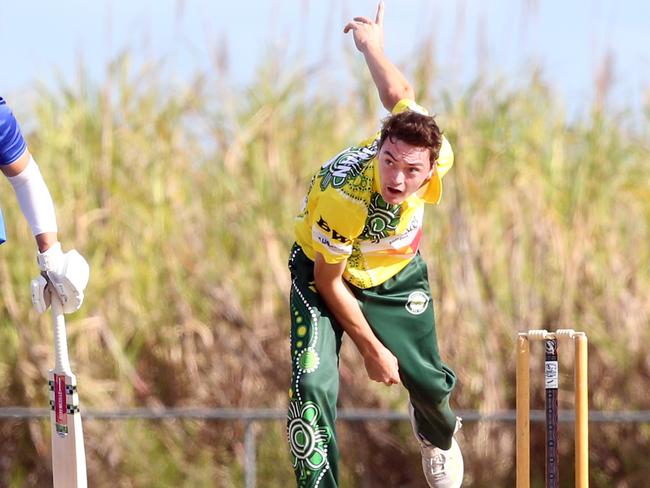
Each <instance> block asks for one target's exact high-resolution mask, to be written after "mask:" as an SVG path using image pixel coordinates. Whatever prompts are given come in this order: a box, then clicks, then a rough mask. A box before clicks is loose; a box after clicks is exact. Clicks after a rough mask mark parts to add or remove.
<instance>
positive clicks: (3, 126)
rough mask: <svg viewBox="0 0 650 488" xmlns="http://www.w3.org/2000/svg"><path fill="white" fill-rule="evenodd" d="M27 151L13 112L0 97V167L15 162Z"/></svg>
mask: <svg viewBox="0 0 650 488" xmlns="http://www.w3.org/2000/svg"><path fill="white" fill-rule="evenodd" d="M26 149H27V144H25V139H23V135H22V133H21V132H20V126H19V125H18V121H16V118H15V117H14V114H13V112H12V111H11V109H10V108H9V106H8V105H7V104H6V102H5V101H4V100H3V99H2V98H1V97H0V166H6V165H9V164H11V163H13V162H14V161H16V160H17V159H18V158H19V157H20V156H22V154H23V153H24V152H25V150H26Z"/></svg>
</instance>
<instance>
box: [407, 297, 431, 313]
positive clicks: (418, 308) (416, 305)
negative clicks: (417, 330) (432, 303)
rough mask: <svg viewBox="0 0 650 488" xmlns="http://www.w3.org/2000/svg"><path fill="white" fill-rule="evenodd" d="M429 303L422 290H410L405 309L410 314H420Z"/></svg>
mask: <svg viewBox="0 0 650 488" xmlns="http://www.w3.org/2000/svg"><path fill="white" fill-rule="evenodd" d="M428 305H429V297H428V296H427V294H426V293H424V292H423V291H414V292H412V293H411V294H410V295H409V297H408V300H406V310H407V311H408V313H410V314H412V315H421V314H422V313H424V311H425V310H426V309H427V306H428Z"/></svg>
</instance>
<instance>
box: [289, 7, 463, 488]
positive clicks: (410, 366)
mask: <svg viewBox="0 0 650 488" xmlns="http://www.w3.org/2000/svg"><path fill="white" fill-rule="evenodd" d="M383 14H384V6H383V3H380V4H379V6H378V9H377V15H376V18H375V20H371V19H368V18H366V17H355V18H354V19H353V20H352V21H350V22H349V23H348V24H347V25H346V26H345V28H344V32H345V33H348V32H351V33H352V36H353V38H354V42H355V45H356V47H357V49H358V50H359V51H360V52H361V53H362V54H363V56H364V58H365V61H366V63H367V65H368V69H369V70H370V74H371V75H372V79H373V81H374V83H375V85H376V87H377V90H378V92H379V98H380V100H381V102H382V104H383V106H384V107H385V108H386V109H387V110H389V111H390V112H391V115H390V116H389V117H388V118H387V119H385V120H384V122H383V126H382V129H381V131H380V132H379V133H377V134H375V135H374V136H373V137H370V138H369V139H367V140H364V141H362V142H361V143H359V144H358V145H356V146H352V147H349V148H347V149H345V150H343V151H342V152H340V153H339V154H337V155H336V156H334V157H333V158H332V159H331V160H330V161H328V162H327V163H325V165H323V166H322V167H321V168H320V169H319V170H318V171H317V172H316V174H315V175H314V176H313V178H312V179H311V183H310V185H309V190H308V192H307V195H306V197H305V200H304V203H303V207H302V209H301V211H300V213H299V215H298V217H297V221H296V226H295V244H294V246H293V248H292V249H291V254H290V259H289V269H290V271H291V280H292V286H291V292H290V299H289V301H290V313H291V366H292V375H291V386H290V389H289V409H288V419H287V436H288V441H289V446H290V450H291V459H292V463H293V469H294V471H295V475H296V481H297V486H299V487H301V488H308V487H309V488H312V487H326V488H333V487H337V486H338V465H337V463H338V456H339V453H338V448H337V441H336V430H335V418H336V400H337V396H338V389H339V371H338V362H339V350H340V347H341V339H342V336H343V334H344V333H346V334H348V336H349V337H350V338H351V339H352V341H353V342H354V344H355V346H356V347H357V349H358V350H359V352H360V353H361V355H362V357H363V360H364V364H365V368H366V372H367V374H368V376H369V378H370V379H371V380H373V381H377V382H381V383H384V384H385V385H387V386H390V385H394V384H399V383H401V384H403V385H404V387H406V389H407V390H408V392H409V397H410V405H409V412H410V416H411V423H412V425H413V430H414V433H415V436H416V439H417V441H418V442H419V445H420V451H421V454H422V466H423V469H424V475H425V478H426V480H427V482H428V484H429V486H431V487H436V488H456V487H459V486H461V484H462V479H463V472H464V468H463V457H462V454H461V451H460V448H459V446H458V444H457V442H456V440H455V439H454V433H455V432H456V431H457V429H458V428H459V427H460V419H457V417H456V416H455V415H454V413H453V412H452V410H451V408H450V406H449V399H450V395H451V392H452V391H453V389H454V386H455V383H456V375H455V374H454V372H453V371H452V369H450V368H449V367H448V366H447V365H446V364H444V363H443V361H442V360H441V358H440V354H439V350H438V343H437V337H436V328H435V318H434V311H433V305H432V301H431V291H430V288H429V282H428V276H427V266H426V264H425V262H424V261H423V259H422V257H421V256H420V254H419V252H418V246H419V243H420V238H421V236H422V224H423V216H424V208H425V205H426V204H437V203H438V202H439V201H440V198H441V194H442V177H443V176H444V175H445V174H446V173H447V172H448V171H449V170H450V168H451V166H452V164H453V153H452V150H451V146H450V144H449V142H448V141H447V139H446V138H445V137H444V136H443V135H442V132H441V130H440V129H439V127H438V125H437V124H436V121H435V120H434V118H433V117H432V116H430V115H429V114H428V112H427V111H426V110H425V109H424V108H423V107H421V106H419V105H418V104H417V103H416V102H415V94H414V92H413V88H412V87H411V85H410V84H409V82H408V81H407V80H406V79H405V78H404V76H403V74H402V73H401V72H400V71H399V70H398V69H397V68H396V67H395V66H394V65H393V64H392V63H391V62H390V61H389V60H388V59H387V58H386V56H385V54H384V50H383Z"/></svg>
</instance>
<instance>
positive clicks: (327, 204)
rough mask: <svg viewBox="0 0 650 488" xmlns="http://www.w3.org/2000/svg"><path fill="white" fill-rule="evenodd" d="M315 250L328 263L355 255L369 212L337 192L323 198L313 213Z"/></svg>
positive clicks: (312, 235) (312, 230)
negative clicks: (358, 238) (355, 245)
mask: <svg viewBox="0 0 650 488" xmlns="http://www.w3.org/2000/svg"><path fill="white" fill-rule="evenodd" d="M311 215H312V226H311V237H312V247H313V249H314V251H316V252H318V253H320V254H321V255H322V256H323V259H325V262H326V263H328V264H336V263H340V262H343V261H345V260H346V259H347V258H348V257H350V255H351V254H352V246H353V243H354V240H355V239H356V238H357V237H358V236H359V234H361V231H362V230H363V224H364V222H365V217H366V216H367V211H364V209H362V207H356V206H353V205H351V204H350V202H349V201H346V200H344V199H342V198H339V197H338V195H336V194H334V193H330V194H326V195H322V196H321V198H319V201H318V204H317V205H316V207H315V208H314V209H313V211H312V212H311Z"/></svg>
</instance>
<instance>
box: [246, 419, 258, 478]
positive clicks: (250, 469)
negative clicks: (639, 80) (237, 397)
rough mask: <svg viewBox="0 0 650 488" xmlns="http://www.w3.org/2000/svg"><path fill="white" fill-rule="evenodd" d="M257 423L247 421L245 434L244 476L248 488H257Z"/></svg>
mask: <svg viewBox="0 0 650 488" xmlns="http://www.w3.org/2000/svg"><path fill="white" fill-rule="evenodd" d="M254 424H255V422H254V421H252V420H247V421H246V424H245V432H244V474H245V477H246V488H255V482H256V477H257V473H256V470H257V460H256V459H255V428H254V427H255V425H254Z"/></svg>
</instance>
